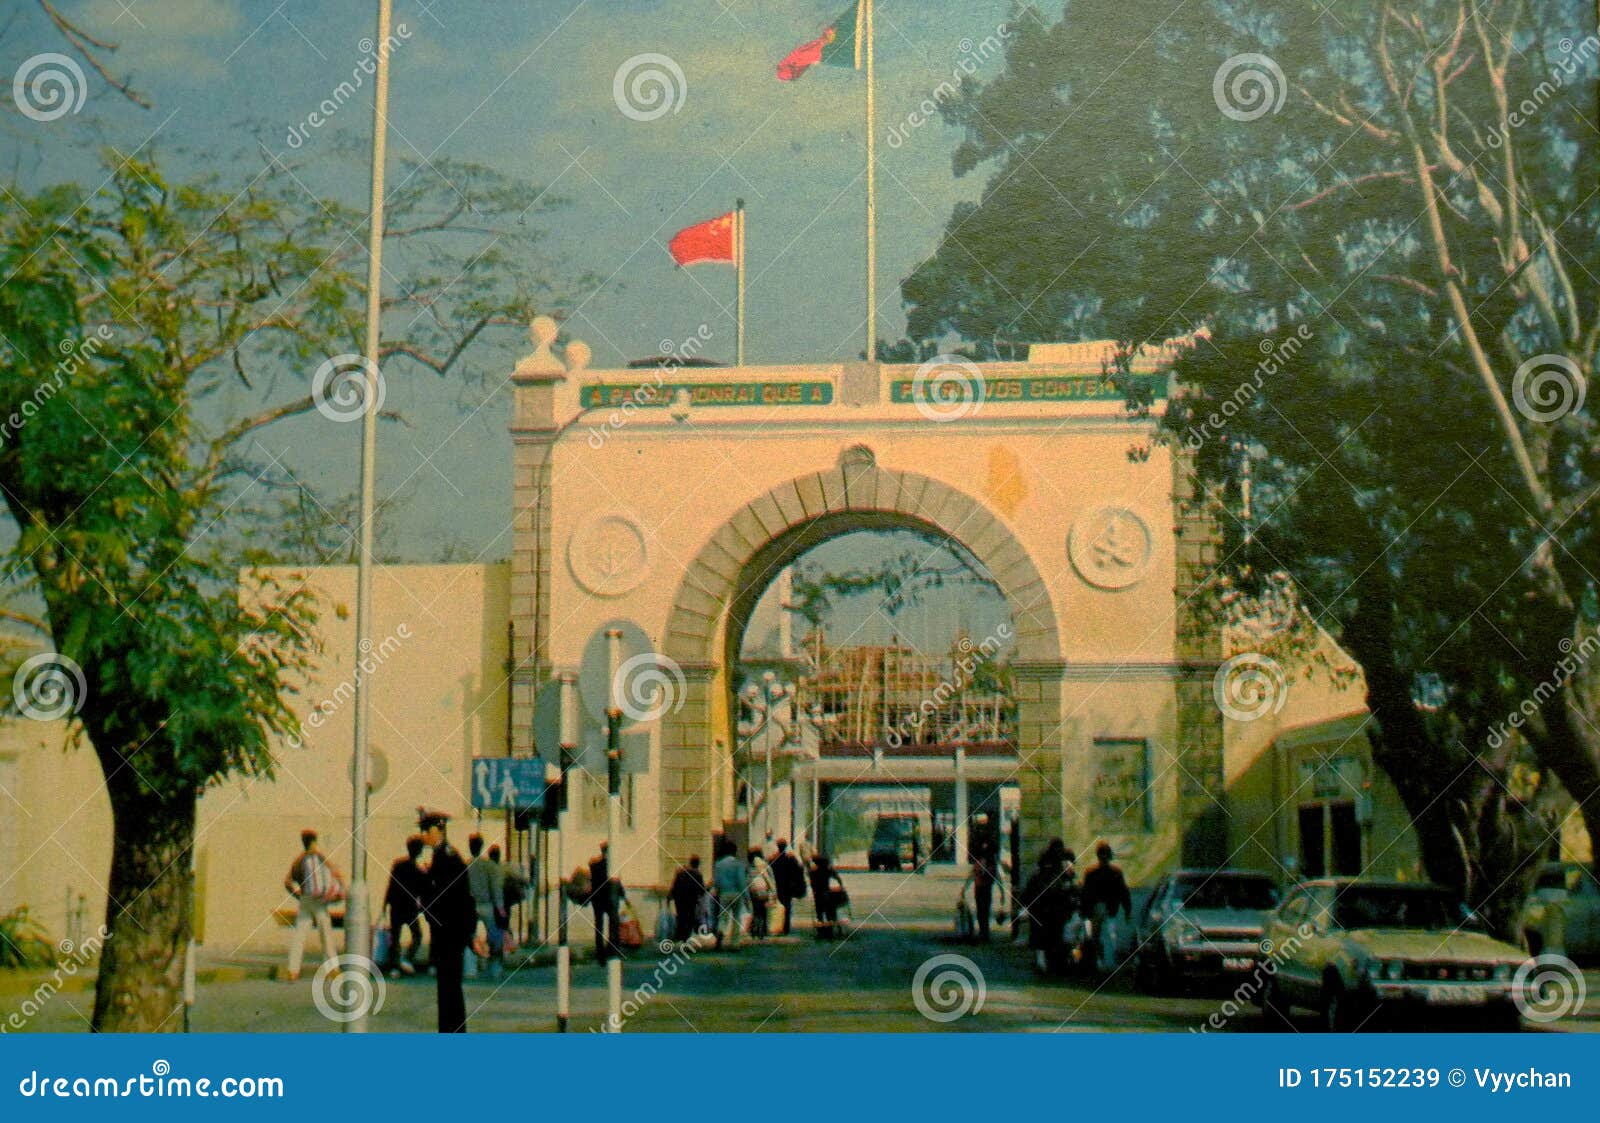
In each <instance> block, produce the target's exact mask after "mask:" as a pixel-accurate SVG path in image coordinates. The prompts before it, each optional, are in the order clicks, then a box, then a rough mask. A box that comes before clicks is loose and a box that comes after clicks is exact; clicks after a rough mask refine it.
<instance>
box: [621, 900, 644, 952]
mask: <svg viewBox="0 0 1600 1123" xmlns="http://www.w3.org/2000/svg"><path fill="white" fill-rule="evenodd" d="M617 944H618V946H620V947H625V948H642V947H644V926H643V925H642V924H640V923H639V918H638V917H637V916H634V915H633V909H632V908H630V907H629V906H628V905H626V904H624V905H623V906H622V907H621V908H620V909H618V910H617Z"/></svg>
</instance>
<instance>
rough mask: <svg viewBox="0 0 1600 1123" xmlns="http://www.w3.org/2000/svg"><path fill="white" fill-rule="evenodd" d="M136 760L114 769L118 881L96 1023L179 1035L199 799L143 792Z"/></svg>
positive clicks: (106, 1028) (104, 1028)
mask: <svg viewBox="0 0 1600 1123" xmlns="http://www.w3.org/2000/svg"><path fill="white" fill-rule="evenodd" d="M102 759H104V758H102ZM135 766H136V762H135V763H134V764H121V765H120V767H119V768H116V769H115V770H113V769H111V768H108V769H107V772H108V775H109V777H110V778H109V779H108V780H107V788H108V789H109V791H110V794H111V814H112V824H113V825H112V842H111V885H110V890H109V898H108V900H107V902H106V931H107V933H108V936H107V938H106V940H105V944H104V946H103V947H102V949H101V952H100V975H99V979H98V981H97V982H96V984H95V995H94V1020H93V1023H92V1028H93V1029H94V1030H96V1031H97V1032H111V1033H134V1032H137V1033H177V1032H180V1031H181V1030H182V1029H183V1028H184V1026H183V1013H182V1007H183V968H184V957H185V955H186V954H187V952H188V946H189V936H190V933H191V931H192V929H193V924H192V917H191V913H192V903H193V883H194V877H193V874H192V871H191V869H190V852H191V850H192V848H193V846H194V827H195V802H194V799H193V798H192V797H184V798H179V799H165V800H163V799H158V798H156V797H155V796H152V795H150V794H149V793H148V792H141V791H139V790H138V779H137V777H136V776H134V775H133V774H132V771H131V770H132V768H133V767H135Z"/></svg>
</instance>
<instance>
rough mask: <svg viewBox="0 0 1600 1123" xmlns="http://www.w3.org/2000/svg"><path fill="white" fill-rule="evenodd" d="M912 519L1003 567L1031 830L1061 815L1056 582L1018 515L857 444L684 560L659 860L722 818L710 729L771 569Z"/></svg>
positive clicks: (674, 615)
mask: <svg viewBox="0 0 1600 1123" xmlns="http://www.w3.org/2000/svg"><path fill="white" fill-rule="evenodd" d="M894 528H903V529H915V530H920V531H924V532H926V533H929V534H931V535H934V536H936V537H941V538H948V539H951V540H953V541H955V542H957V543H959V544H960V545H961V546H962V547H963V548H965V549H966V550H967V551H968V552H969V553H971V554H972V556H973V557H975V558H976V559H977V560H978V562H979V563H981V564H982V565H983V566H984V568H985V569H986V570H987V571H988V573H989V575H990V576H991V577H992V578H993V579H994V580H995V583H996V584H997V586H998V587H999V589H1000V591H1001V593H1002V594H1003V595H1004V597H1005V599H1006V603H1007V605H1008V607H1009V609H1010V612H1011V617H1012V626H1013V630H1014V637H1013V639H1014V643H1015V655H1014V659H1013V667H1014V668H1015V670H1016V677H1017V699H1016V702H1017V708H1018V715H1017V720H1018V755H1019V773H1020V775H1019V777H1018V780H1019V784H1020V786H1021V789H1022V815H1023V832H1024V836H1025V837H1031V838H1037V837H1041V836H1043V835H1044V834H1046V833H1053V832H1054V831H1055V830H1056V829H1057V828H1056V827H1055V826H1053V824H1059V822H1060V819H1061V808H1060V792H1059V789H1058V779H1057V778H1058V777H1059V776H1060V775H1061V752H1062V749H1061V735H1060V728H1061V693H1060V681H1061V672H1062V668H1063V663H1062V648H1061V642H1060V637H1059V635H1058V630H1057V623H1056V612H1055V608H1054V606H1053V605H1052V603H1051V599H1050V594H1049V590H1048V587H1047V585H1046V583H1045V580H1044V578H1043V576H1042V575H1041V574H1040V572H1039V570H1038V569H1037V567H1036V566H1035V565H1034V563H1033V560H1032V559H1031V558H1030V557H1029V556H1028V554H1027V552H1026V551H1025V550H1024V549H1023V547H1022V546H1021V545H1019V544H1018V542H1017V540H1016V538H1015V536H1014V535H1013V534H1012V532H1011V531H1010V529H1009V528H1008V527H1007V526H1006V525H1005V524H1004V523H1003V522H1001V521H1000V519H998V518H997V517H996V516H995V515H994V514H993V513H992V512H991V511H990V510H989V509H988V508H987V507H986V506H985V505H984V504H983V503H982V502H980V501H979V500H977V499H975V498H973V497H972V496H970V495H967V494H966V493H964V492H962V491H959V490H957V489H955V488H953V487H951V486H949V485H948V484H945V483H941V482H940V481H938V480H934V479H930V478H928V477H926V476H922V475H919V474H917V473H914V472H908V471H898V470H893V469H886V468H881V467H879V466H878V465H877V464H876V463H875V460H874V458H873V456H872V453H871V452H870V451H869V450H868V449H866V448H864V447H862V446H855V447H853V448H851V449H848V450H846V451H845V453H844V454H843V455H842V456H841V457H840V461H839V464H838V465H837V466H836V467H834V468H832V469H829V470H826V471H821V472H814V473H809V474H806V475H802V476H798V477H796V478H794V479H792V480H790V481H789V482H787V483H785V484H783V485H781V486H779V487H777V488H774V489H773V490H771V491H769V492H767V493H766V494H765V495H762V496H761V497H759V498H757V499H755V500H753V501H751V502H749V503H747V504H746V505H745V506H744V507H743V508H741V509H740V510H739V511H738V512H737V513H736V514H735V515H734V516H733V517H732V518H731V519H729V520H728V521H727V522H726V523H724V524H723V525H722V527H721V528H720V529H719V530H717V532H716V533H715V534H713V535H712V536H711V538H710V540H709V541H707V542H706V543H705V545H704V546H703V547H702V548H701V549H700V551H699V552H698V554H697V555H696V557H695V558H694V560H693V561H692V562H691V563H690V564H689V565H688V567H687V568H686V570H685V572H684V576H683V579H682V581H681V583H680V585H679V587H678V592H677V596H676V597H675V599H674V602H673V607H672V611H671V615H670V616H669V618H668V621H667V628H666V633H665V635H664V636H663V637H662V642H661V653H662V654H663V655H665V656H667V657H669V658H670V659H672V660H673V661H674V662H676V663H677V664H678V666H679V667H680V668H681V669H682V670H683V673H684V680H685V691H684V704H683V705H682V707H681V708H679V709H678V710H677V711H676V712H674V713H672V714H670V715H668V716H667V717H665V718H664V719H663V721H662V725H661V757H660V760H661V769H662V782H661V799H662V807H661V810H662V815H661V824H660V833H659V835H658V841H659V845H660V847H661V853H660V856H661V865H662V870H663V873H666V872H669V871H670V869H671V867H672V866H673V865H674V864H675V863H676V862H681V861H682V858H683V855H684V854H686V853H688V852H690V851H693V850H696V849H698V848H701V847H703V845H704V840H705V839H706V838H707V837H708V836H709V834H710V833H711V832H712V830H714V829H716V828H717V827H718V826H720V817H719V816H718V814H717V809H716V808H715V807H714V806H713V794H712V791H711V789H710V786H709V785H708V784H707V783H706V777H707V776H708V775H709V774H710V773H711V771H712V770H714V769H716V768H718V767H721V765H722V762H721V761H720V760H719V759H717V755H716V754H717V752H718V750H717V747H716V746H715V745H714V744H713V739H714V736H715V733H714V730H715V718H714V715H715V713H716V709H715V704H716V697H715V696H716V692H717V691H718V690H720V689H723V688H724V687H723V685H722V684H719V682H718V674H717V672H718V670H719V669H721V668H725V667H730V666H731V665H732V661H733V660H734V659H735V658H736V657H737V645H738V642H739V638H740V637H739V635H738V634H737V633H738V632H739V630H740V628H741V627H742V624H741V621H743V620H744V619H745V618H746V617H747V615H748V611H749V608H750V607H751V606H752V605H753V604H754V602H755V600H756V599H757V598H759V597H760V595H761V593H762V591H763V590H764V589H765V588H766V587H767V585H768V584H769V583H770V582H771V580H772V579H773V577H775V576H776V574H777V573H778V572H779V570H781V569H782V568H783V567H784V566H785V565H787V564H789V562H791V561H793V560H794V559H795V558H797V557H798V556H799V555H800V554H802V553H804V552H805V551H806V550H809V549H811V548H812V547H813V546H816V545H819V544H820V543H822V542H824V541H826V540H828V539H830V538H834V537H837V536H839V535H840V534H844V533H848V532H849V531H852V530H861V529H894Z"/></svg>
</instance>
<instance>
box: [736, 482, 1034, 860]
mask: <svg viewBox="0 0 1600 1123" xmlns="http://www.w3.org/2000/svg"><path fill="white" fill-rule="evenodd" d="M726 629H727V631H726V645H725V648H724V652H725V663H724V666H725V667H726V668H727V674H726V676H725V678H724V680H723V681H724V682H725V684H726V687H727V689H728V692H729V699H728V706H729V710H728V713H729V716H730V726H731V733H732V736H733V744H732V752H731V754H730V758H731V759H730V765H731V768H730V773H731V775H730V784H729V788H728V793H727V794H728V806H727V808H726V818H727V826H726V829H727V830H729V831H730V832H732V833H737V834H742V835H744V837H745V838H746V839H747V840H748V842H749V844H750V845H752V846H764V847H766V848H768V849H770V848H771V846H772V845H773V844H774V843H775V841H776V840H777V839H779V838H789V839H792V840H796V841H797V844H798V845H800V846H802V847H803V848H804V849H806V850H815V851H819V852H825V853H827V854H828V855H829V856H830V857H831V858H832V859H833V861H834V863H835V864H836V865H837V866H838V867H840V868H842V869H846V870H869V871H891V870H894V871H900V872H903V873H917V872H922V871H924V870H926V869H929V868H932V869H935V870H937V869H938V868H955V867H961V866H964V864H965V862H966V860H967V858H968V856H969V854H970V853H971V851H972V850H973V848H974V847H975V846H976V847H993V848H994V849H996V850H997V851H998V850H1001V849H1004V848H1005V844H1006V840H1007V838H1008V837H1009V833H1010V827H1011V826H1012V825H1013V824H1014V823H1015V821H1016V819H1017V815H1018V812H1019V809H1020V791H1019V788H1018V780H1017V710H1016V700H1015V690H1014V681H1013V677H1012V673H1011V663H1012V659H1013V656H1014V655H1015V653H1016V642H1015V641H1016V634H1017V633H1016V623H1015V620H1014V619H1013V614H1012V611H1011V606H1010V604H1009V602H1008V600H1007V597H1006V594H1005V592H1004V591H1003V590H1002V589H1001V588H1000V586H999V583H998V581H997V580H996V578H995V577H994V575H993V574H992V573H991V572H990V571H989V569H988V568H987V567H986V566H985V565H984V564H983V562H982V561H981V560H980V559H979V558H977V557H976V556H975V555H974V554H973V553H972V551H970V550H969V549H968V548H967V547H966V546H964V545H963V544H962V543H961V542H959V541H958V540H957V539H955V538H954V537H952V536H950V535H949V534H946V533H944V532H943V531H941V530H939V529H937V528H935V527H932V526H930V525H928V524H926V523H922V522H919V521H917V520H912V519H907V518H905V517H904V516H899V515H894V514H891V513H886V512H852V513H849V514H848V515H846V516H842V517H836V518H830V519H819V520H816V521H815V522H812V523H808V524H806V525H805V526H802V527H799V528H796V529H794V530H793V531H792V532H791V533H790V534H789V535H785V536H782V537H781V538H780V539H778V540H775V541H774V542H773V543H771V544H770V546H769V548H768V549H767V550H763V551H760V552H758V554H757V556H755V557H753V558H752V559H751V561H750V562H749V563H748V564H747V565H746V566H745V569H744V572H743V573H742V574H741V580H740V585H739V591H738V595H736V597H735V598H734V600H733V602H732V604H731V605H730V611H729V616H728V619H727V624H726Z"/></svg>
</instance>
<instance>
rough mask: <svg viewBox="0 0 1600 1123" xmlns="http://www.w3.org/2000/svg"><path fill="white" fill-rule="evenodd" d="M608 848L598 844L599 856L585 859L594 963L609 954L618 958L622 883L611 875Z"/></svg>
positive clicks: (599, 961) (619, 953)
mask: <svg viewBox="0 0 1600 1123" xmlns="http://www.w3.org/2000/svg"><path fill="white" fill-rule="evenodd" d="M610 851H611V846H610V843H608V842H602V843H601V844H600V853H599V854H597V855H595V856H594V857H593V858H590V859H589V886H590V889H589V905H590V907H591V908H593V909H594V961H595V962H596V963H599V964H602V965H603V964H605V963H606V962H607V961H608V960H610V958H611V957H612V956H613V955H621V954H622V949H621V948H620V947H618V946H617V929H618V928H619V927H620V926H621V924H622V917H621V907H622V901H623V898H624V897H626V896H627V894H625V893H624V892H623V891H622V883H621V882H620V881H618V880H617V879H616V878H614V877H612V876H611V863H610Z"/></svg>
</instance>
